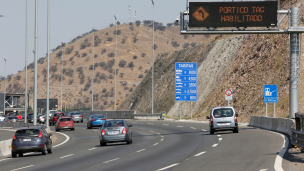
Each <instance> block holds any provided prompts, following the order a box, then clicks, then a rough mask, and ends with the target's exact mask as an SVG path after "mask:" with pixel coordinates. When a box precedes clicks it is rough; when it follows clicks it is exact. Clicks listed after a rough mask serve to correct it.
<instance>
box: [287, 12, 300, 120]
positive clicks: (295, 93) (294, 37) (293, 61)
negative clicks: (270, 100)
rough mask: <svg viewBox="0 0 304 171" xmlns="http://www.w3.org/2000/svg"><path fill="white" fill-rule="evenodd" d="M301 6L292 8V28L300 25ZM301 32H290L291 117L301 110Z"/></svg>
mask: <svg viewBox="0 0 304 171" xmlns="http://www.w3.org/2000/svg"><path fill="white" fill-rule="evenodd" d="M299 14H300V8H299V7H293V8H291V28H292V27H298V26H299ZM299 69H300V67H299V33H291V34H290V79H289V118H295V113H297V112H298V111H299V86H298V83H299Z"/></svg>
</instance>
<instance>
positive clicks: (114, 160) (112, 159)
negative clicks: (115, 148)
mask: <svg viewBox="0 0 304 171" xmlns="http://www.w3.org/2000/svg"><path fill="white" fill-rule="evenodd" d="M115 160H119V158H116V159H112V160H108V161H105V162H103V163H110V162H112V161H115Z"/></svg>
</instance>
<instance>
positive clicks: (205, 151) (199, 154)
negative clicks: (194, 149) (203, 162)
mask: <svg viewBox="0 0 304 171" xmlns="http://www.w3.org/2000/svg"><path fill="white" fill-rule="evenodd" d="M204 153H206V151H203V152H201V153H198V154H196V155H194V156H195V157H197V156H200V155H202V154H204Z"/></svg>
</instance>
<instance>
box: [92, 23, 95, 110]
mask: <svg viewBox="0 0 304 171" xmlns="http://www.w3.org/2000/svg"><path fill="white" fill-rule="evenodd" d="M93 30H94V28H93ZM94 39H95V32H93V71H92V111H93V108H94V68H95V66H94Z"/></svg>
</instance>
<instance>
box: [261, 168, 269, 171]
mask: <svg viewBox="0 0 304 171" xmlns="http://www.w3.org/2000/svg"><path fill="white" fill-rule="evenodd" d="M266 170H268V168H267V169H261V170H260V171H266Z"/></svg>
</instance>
